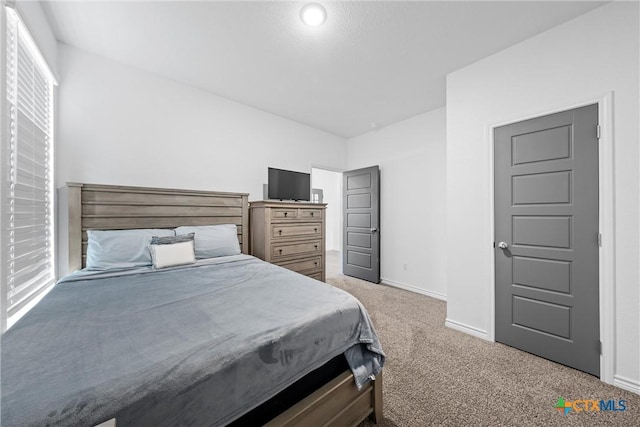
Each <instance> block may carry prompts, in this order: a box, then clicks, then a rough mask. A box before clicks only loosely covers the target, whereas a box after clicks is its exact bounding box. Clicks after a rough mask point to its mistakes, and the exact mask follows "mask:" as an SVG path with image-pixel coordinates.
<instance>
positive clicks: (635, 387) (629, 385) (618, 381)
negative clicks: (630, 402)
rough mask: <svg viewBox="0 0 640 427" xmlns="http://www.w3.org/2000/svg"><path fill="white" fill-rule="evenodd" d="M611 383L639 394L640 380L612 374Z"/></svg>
mask: <svg viewBox="0 0 640 427" xmlns="http://www.w3.org/2000/svg"><path fill="white" fill-rule="evenodd" d="M613 385H614V386H616V387H620V388H622V389H624V390H627V391H630V392H632V393H635V394H640V382H639V381H636V380H632V379H629V378H625V377H622V376H620V375H614V376H613Z"/></svg>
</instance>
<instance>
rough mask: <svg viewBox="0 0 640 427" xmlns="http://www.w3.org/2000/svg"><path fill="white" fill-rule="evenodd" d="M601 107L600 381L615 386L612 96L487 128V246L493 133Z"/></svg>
mask: <svg viewBox="0 0 640 427" xmlns="http://www.w3.org/2000/svg"><path fill="white" fill-rule="evenodd" d="M591 104H598V123H599V124H600V128H601V135H600V140H599V147H598V167H599V170H598V175H599V177H598V196H599V198H598V203H599V208H598V229H599V232H600V234H602V243H601V245H600V249H599V253H598V256H599V306H600V341H601V342H602V354H601V355H600V380H601V381H603V382H605V383H608V384H613V383H614V361H615V348H616V346H615V283H616V282H615V279H616V278H615V204H614V194H615V191H614V190H615V182H614V157H613V154H614V140H613V92H609V93H606V94H604V95H601V96H594V97H591V98H587V99H585V100H583V101H581V102H578V103H575V104H572V105H564V106H559V107H557V108H552V109H549V110H546V111H540V112H537V113H535V114H531V115H528V116H525V117H516V118H513V119H510V120H508V121H505V122H503V123H497V124H492V125H488V126H486V129H485V143H486V144H487V145H488V146H489V150H488V151H489V165H490V167H489V172H490V176H489V180H490V185H489V191H490V198H489V199H490V206H489V211H490V216H489V219H490V221H491V223H490V233H491V234H490V236H489V239H488V240H487V241H488V242H493V241H494V239H495V207H494V197H495V194H494V176H495V171H494V154H495V152H494V151H495V149H494V129H495V128H497V127H500V126H504V125H508V124H511V123H517V122H521V121H523V120H529V119H533V118H536V117H541V116H546V115H549V114H554V113H559V112H561V111H567V110H573V109H575V108H579V107H584V106H585V105H591ZM495 254H496V251H495V250H494V251H492V255H491V262H492V266H491V287H490V295H489V313H488V315H489V330H488V331H487V339H488V340H490V341H495V331H496V325H495V322H496V318H495V316H496V307H495V285H496V273H495V265H496V263H495V256H496V255H495Z"/></svg>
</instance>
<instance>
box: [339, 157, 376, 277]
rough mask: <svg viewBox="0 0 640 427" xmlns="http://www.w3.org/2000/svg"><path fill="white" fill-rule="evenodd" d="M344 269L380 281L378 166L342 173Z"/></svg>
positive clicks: (351, 274)
mask: <svg viewBox="0 0 640 427" xmlns="http://www.w3.org/2000/svg"><path fill="white" fill-rule="evenodd" d="M343 183H344V184H343V190H342V191H343V203H342V206H343V210H344V215H343V239H342V242H343V243H342V249H343V250H342V271H343V273H344V274H345V275H347V276H352V277H357V278H359V279H363V280H368V281H369V282H373V283H380V232H379V227H380V171H379V170H378V166H372V167H369V168H364V169H358V170H353V171H348V172H344V173H343Z"/></svg>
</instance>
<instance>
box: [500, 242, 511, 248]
mask: <svg viewBox="0 0 640 427" xmlns="http://www.w3.org/2000/svg"><path fill="white" fill-rule="evenodd" d="M498 247H499V248H500V249H507V248H508V247H509V245H508V244H507V243H506V242H500V243H498Z"/></svg>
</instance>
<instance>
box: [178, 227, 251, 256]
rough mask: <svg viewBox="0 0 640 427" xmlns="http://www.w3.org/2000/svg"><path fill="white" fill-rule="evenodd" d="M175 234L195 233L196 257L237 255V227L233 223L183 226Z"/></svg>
mask: <svg viewBox="0 0 640 427" xmlns="http://www.w3.org/2000/svg"><path fill="white" fill-rule="evenodd" d="M175 232H176V234H187V233H195V235H196V237H195V251H196V258H197V259H204V258H214V257H219V256H229V255H239V254H240V243H238V228H237V227H236V226H235V224H222V225H202V226H192V227H191V226H183V227H178V228H176V229H175Z"/></svg>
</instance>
